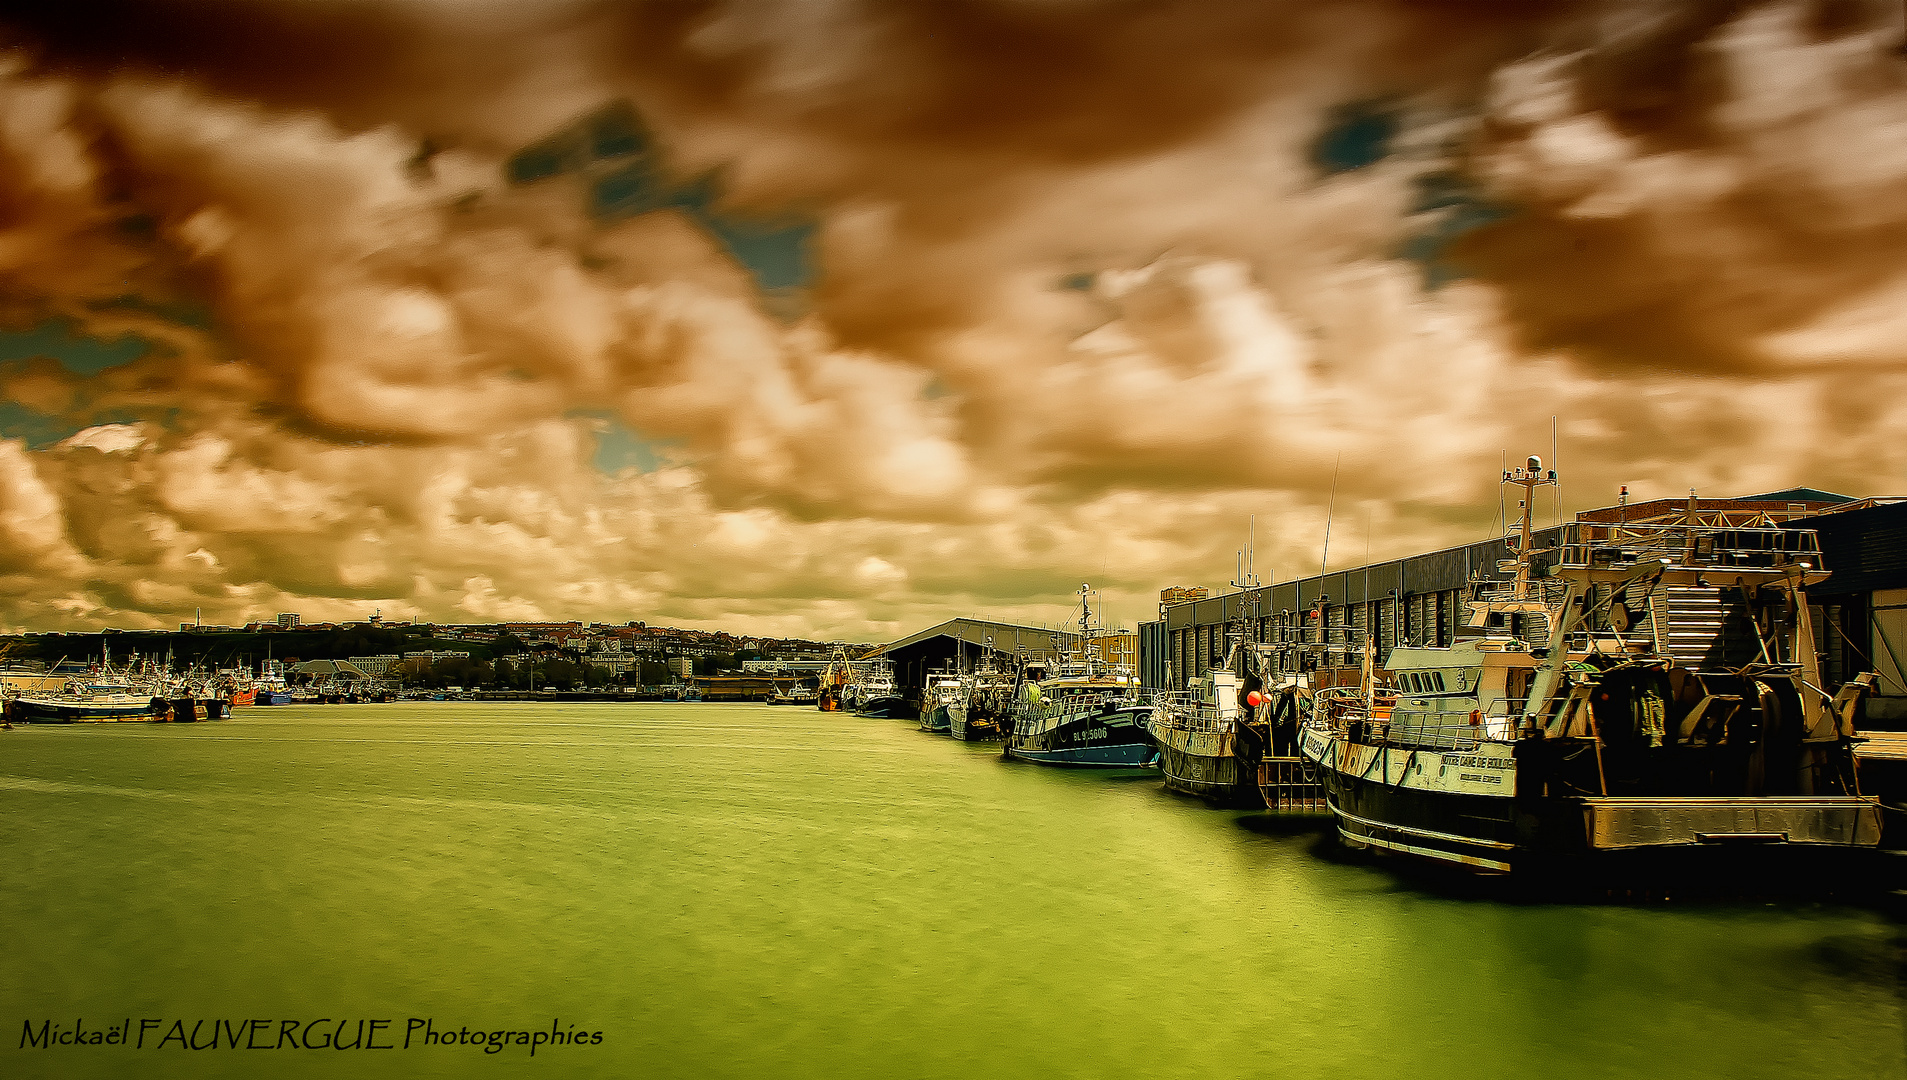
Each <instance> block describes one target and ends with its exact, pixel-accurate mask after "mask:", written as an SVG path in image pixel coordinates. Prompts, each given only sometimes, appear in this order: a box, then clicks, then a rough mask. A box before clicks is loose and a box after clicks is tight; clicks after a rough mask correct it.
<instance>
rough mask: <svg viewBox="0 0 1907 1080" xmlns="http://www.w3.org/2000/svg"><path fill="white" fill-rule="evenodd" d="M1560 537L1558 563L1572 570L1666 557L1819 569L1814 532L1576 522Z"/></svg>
mask: <svg viewBox="0 0 1907 1080" xmlns="http://www.w3.org/2000/svg"><path fill="white" fill-rule="evenodd" d="M1559 539H1560V542H1559V543H1558V544H1557V548H1558V552H1557V554H1558V556H1559V558H1560V562H1561V564H1562V565H1564V566H1571V567H1591V566H1596V567H1608V568H1612V569H1615V568H1620V567H1623V566H1631V565H1639V564H1644V563H1647V562H1651V561H1655V560H1658V559H1663V558H1667V559H1670V560H1671V561H1672V562H1673V563H1675V564H1677V565H1682V566H1719V567H1741V568H1744V569H1755V568H1760V569H1769V568H1774V567H1779V566H1785V565H1787V564H1789V563H1793V562H1795V561H1798V560H1801V559H1808V560H1810V561H1811V562H1812V563H1813V565H1814V567H1815V568H1816V569H1820V568H1821V561H1820V556H1821V541H1820V538H1819V537H1818V536H1816V535H1815V533H1814V532H1813V530H1810V529H1780V528H1767V527H1757V528H1750V527H1745V526H1736V525H1727V524H1700V523H1696V524H1684V525H1628V524H1622V523H1615V522H1592V521H1578V522H1572V523H1570V524H1568V525H1565V526H1563V533H1562V535H1561V537H1560V538H1559Z"/></svg>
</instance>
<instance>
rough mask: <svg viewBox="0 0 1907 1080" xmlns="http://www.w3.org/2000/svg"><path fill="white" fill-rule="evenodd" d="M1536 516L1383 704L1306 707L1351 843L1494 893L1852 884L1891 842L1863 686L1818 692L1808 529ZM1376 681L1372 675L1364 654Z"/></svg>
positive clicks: (1333, 806) (1398, 660) (1408, 658)
mask: <svg viewBox="0 0 1907 1080" xmlns="http://www.w3.org/2000/svg"><path fill="white" fill-rule="evenodd" d="M1503 480H1504V482H1505V483H1506V484H1509V485H1515V486H1518V487H1520V488H1522V491H1523V507H1524V512H1523V520H1522V521H1521V522H1520V523H1519V525H1518V526H1517V527H1516V529H1515V530H1514V532H1513V534H1512V539H1511V548H1510V550H1511V554H1512V555H1513V558H1511V559H1508V560H1505V561H1504V562H1503V563H1502V564H1501V565H1500V566H1499V567H1498V572H1499V574H1505V575H1509V576H1508V577H1507V578H1506V579H1503V580H1496V581H1486V582H1479V583H1478V585H1477V587H1476V591H1475V598H1474V599H1473V600H1472V601H1471V602H1470V603H1469V605H1468V619H1467V622H1468V627H1467V632H1468V633H1469V634H1470V635H1471V636H1468V637H1460V638H1459V639H1458V640H1456V641H1455V643H1454V644H1452V645H1449V646H1446V647H1432V646H1399V647H1398V648H1396V649H1394V650H1393V651H1392V652H1391V653H1390V656H1389V658H1388V659H1387V660H1386V662H1385V664H1384V667H1385V668H1387V669H1389V671H1390V673H1391V677H1392V678H1393V679H1394V680H1395V683H1396V687H1395V696H1394V698H1393V697H1391V696H1389V695H1388V694H1385V693H1383V692H1382V691H1381V689H1380V688H1379V687H1378V686H1377V684H1376V682H1375V680H1374V679H1372V678H1369V677H1367V678H1366V679H1365V681H1364V683H1363V685H1361V686H1358V687H1337V688H1328V689H1322V690H1318V691H1315V692H1313V693H1311V694H1310V695H1309V696H1308V700H1307V704H1308V708H1307V710H1306V715H1305V716H1304V720H1303V728H1302V752H1303V755H1304V757H1305V758H1306V759H1308V760H1309V761H1310V762H1312V763H1313V764H1314V766H1315V767H1316V768H1317V769H1318V770H1320V771H1321V772H1322V780H1323V783H1324V786H1325V791H1326V799H1327V802H1328V805H1329V809H1330V811H1331V813H1332V814H1333V815H1334V816H1335V818H1336V821H1337V827H1338V831H1339V833H1340V835H1342V836H1343V838H1344V839H1345V840H1346V841H1347V842H1349V843H1351V844H1353V845H1358V846H1369V847H1372V848H1377V849H1382V850H1386V851H1392V852H1397V853H1401V854H1405V855H1411V856H1417V857H1421V858H1425V859H1430V860H1434V861H1438V862H1443V863H1448V864H1452V865H1456V866H1462V867H1468V868H1470V869H1472V870H1476V871H1481V872H1489V873H1511V872H1523V871H1525V870H1534V869H1540V868H1545V867H1550V868H1563V867H1566V868H1569V869H1571V870H1575V869H1581V868H1583V867H1585V866H1587V865H1591V864H1593V865H1594V866H1596V867H1598V868H1602V869H1612V868H1616V867H1624V866H1636V865H1640V864H1645V863H1646V864H1648V865H1651V866H1653V867H1655V868H1657V869H1661V868H1664V867H1675V868H1680V869H1701V870H1704V871H1706V870H1707V869H1710V868H1713V869H1718V870H1719V869H1730V870H1746V871H1748V872H1750V873H1761V874H1764V875H1778V874H1781V873H1802V874H1828V875H1834V874H1839V873H1841V872H1843V871H1844V870H1846V869H1847V868H1848V867H1850V866H1853V865H1855V864H1857V863H1859V862H1860V861H1861V859H1860V857H1861V856H1863V855H1864V854H1867V853H1871V852H1872V851H1873V850H1874V849H1875V848H1876V846H1877V845H1878V843H1879V839H1880V830H1881V817H1880V816H1881V808H1880V805H1879V802H1878V800H1876V799H1874V798H1871V797H1865V796H1863V795H1861V794H1860V792H1859V789H1858V787H1857V786H1856V779H1855V774H1854V771H1853V758H1852V746H1853V742H1854V739H1855V732H1854V717H1855V715H1856V707H1857V704H1858V702H1859V700H1860V697H1861V694H1862V693H1863V691H1864V690H1865V688H1867V687H1868V686H1871V684H1872V682H1873V679H1874V676H1873V675H1872V674H1865V675H1861V676H1858V677H1856V678H1855V679H1852V680H1850V681H1849V682H1848V683H1847V684H1846V685H1845V686H1843V687H1842V688H1841V689H1840V690H1839V691H1838V692H1837V693H1834V694H1830V693H1828V692H1827V691H1825V690H1824V689H1823V688H1822V687H1823V680H1822V677H1821V672H1820V668H1819V659H1818V653H1817V641H1816V637H1815V631H1814V624H1813V617H1812V615H1811V613H1810V607H1809V601H1808V588H1809V587H1810V586H1811V585H1814V584H1816V583H1817V582H1819V581H1821V580H1822V579H1824V578H1825V577H1826V573H1825V568H1824V567H1823V566H1822V565H1821V557H1820V550H1819V545H1818V543H1817V541H1816V538H1815V535H1814V534H1813V533H1812V532H1810V531H1807V530H1799V529H1792V528H1778V527H1774V526H1773V523H1771V522H1765V521H1764V522H1761V523H1759V524H1757V523H1754V522H1752V521H1742V520H1735V519H1731V518H1730V517H1729V516H1728V515H1727V514H1720V513H1709V514H1703V513H1698V512H1697V507H1696V504H1695V501H1694V500H1693V499H1691V500H1690V505H1689V508H1688V512H1687V513H1686V514H1684V515H1681V516H1680V517H1679V518H1678V519H1675V520H1669V521H1666V522H1664V521H1656V522H1650V523H1646V524H1627V523H1624V522H1621V521H1617V522H1609V521H1601V520H1595V521H1585V520H1578V521H1576V522H1573V523H1569V524H1566V525H1563V526H1560V527H1559V529H1558V531H1557V536H1558V540H1557V542H1556V543H1555V544H1554V546H1552V547H1549V548H1544V549H1538V548H1536V547H1535V546H1534V544H1533V541H1532V529H1531V522H1530V516H1531V510H1530V508H1531V507H1532V506H1534V504H1535V500H1534V493H1535V491H1536V490H1537V489H1538V488H1539V487H1542V486H1545V485H1548V484H1551V483H1554V482H1555V474H1554V473H1553V472H1545V471H1544V470H1543V469H1542V463H1541V462H1540V461H1539V460H1538V459H1536V458H1533V457H1532V458H1531V459H1530V460H1529V463H1528V465H1527V467H1525V468H1520V469H1516V470H1514V471H1512V472H1506V473H1505V474H1504V476H1503ZM1365 653H1366V657H1367V660H1366V670H1367V672H1369V671H1371V670H1372V669H1373V668H1374V662H1373V661H1374V658H1373V657H1372V650H1371V648H1370V645H1369V644H1368V642H1367V643H1366V645H1365Z"/></svg>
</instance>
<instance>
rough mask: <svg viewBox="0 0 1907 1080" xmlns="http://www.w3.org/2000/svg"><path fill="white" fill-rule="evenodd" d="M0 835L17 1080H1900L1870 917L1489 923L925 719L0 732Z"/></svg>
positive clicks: (1132, 781) (1882, 924)
mask: <svg viewBox="0 0 1907 1080" xmlns="http://www.w3.org/2000/svg"><path fill="white" fill-rule="evenodd" d="M0 808H4V821H5V829H4V832H0V865H4V867H5V870H4V874H5V879H6V882H7V885H6V888H5V890H4V894H3V895H4V900H5V908H4V912H0V920H4V922H3V923H0V925H4V927H5V931H6V948H5V956H6V962H5V963H4V964H0V1002H4V1013H5V1021H6V1033H5V1035H4V1037H3V1038H0V1073H4V1074H5V1075H7V1076H13V1077H29V1076H58V1077H85V1076H100V1077H105V1076H113V1077H126V1076H191V1077H208V1076H232V1077H241V1076H243V1077H250V1076H260V1075H273V1076H292V1077H297V1076H326V1077H331V1076H338V1077H343V1076H351V1077H359V1076H380V1075H382V1076H405V1077H409V1076H459V1077H461V1076H479V1075H494V1076H511V1077H516V1076H551V1077H556V1076H604V1077H684V1078H689V1077H694V1078H709V1077H737V1078H771V1077H774V1078H779V1077H810V1076H812V1077H880V1078H883V1080H889V1078H895V1077H907V1078H933V1077H1040V1078H1059V1077H1115V1076H1116V1077H1160V1078H1167V1077H1173V1078H1176V1077H1200V1078H1210V1077H1220V1076H1266V1077H1285V1076H1289V1077H1307V1078H1310V1077H1324V1076H1338V1077H1360V1078H1362V1077H1411V1078H1425V1080H1431V1078H1439V1077H1465V1078H1469V1077H1477V1076H1539V1075H1572V1076H1595V1077H1650V1078H1657V1077H1717V1078H1721V1077H1726V1078H1729V1080H1743V1078H1749V1077H1784V1078H1785V1077H1823V1078H1825V1077H1863V1078H1867V1080H1887V1078H1897V1077H1907V1027H1904V1026H1903V1021H1904V1019H1907V992H1904V988H1903V959H1904V957H1907V953H1904V952H1903V941H1904V940H1907V933H1904V931H1907V927H1903V926H1902V925H1901V923H1900V922H1899V921H1898V916H1897V914H1896V913H1894V912H1892V911H1891V910H1890V909H1888V908H1887V907H1886V906H1885V905H1878V906H1871V905H1859V904H1840V903H1810V902H1799V901H1776V902H1772V903H1771V902H1767V901H1765V900H1727V901H1715V900H1710V901H1704V902H1693V901H1681V900H1677V899H1673V898H1672V899H1670V900H1667V901H1663V900H1659V899H1658V900H1650V901H1646V902H1640V901H1638V902H1600V903H1561V902H1528V901H1521V902H1513V901H1510V900H1506V899H1503V898H1500V897H1495V896H1491V895H1488V894H1487V893H1478V892H1475V891H1466V890H1457V889H1445V888H1439V887H1436V886H1435V885H1434V883H1428V882H1426V881H1425V880H1424V879H1421V878H1419V877H1417V876H1415V875H1411V874H1400V873H1398V872H1397V871H1396V868H1395V866H1394V864H1392V863H1389V862H1385V861H1382V860H1373V859H1368V858H1364V857H1361V856H1353V855H1350V854H1348V853H1346V852H1344V851H1343V850H1342V849H1340V848H1339V847H1338V846H1337V845H1336V844H1334V843H1332V842H1331V841H1330V840H1329V839H1328V838H1327V837H1326V836H1325V835H1324V834H1323V833H1322V832H1320V831H1318V829H1317V828H1316V827H1315V826H1309V825H1302V824H1294V823H1292V822H1289V821H1279V820H1274V819H1271V818H1269V817H1268V816H1267V815H1265V814H1263V813H1247V812H1239V811H1222V810H1214V809H1210V808H1208V807H1206V806H1205V805H1203V804H1201V803H1199V802H1196V801H1194V800H1191V799H1187V798H1184V797H1178V796H1173V795H1170V794H1167V793H1165V792H1164V791H1162V790H1161V787H1160V784H1159V781H1158V779H1157V777H1156V776H1145V775H1128V776H1107V775H1099V774H1092V773H1074V772H1067V771H1063V770H1056V769H1046V768H1040V767H1038V766H1032V765H1026V764H1017V763H1011V762H1003V761H1002V760H1001V759H1000V758H999V755H998V750H997V744H995V745H993V746H979V745H970V744H962V743H959V742H955V741H953V740H950V739H947V738H937V737H934V736H931V735H927V734H925V733H923V732H920V731H919V730H917V729H916V728H915V726H914V724H913V723H912V722H911V721H900V720H870V719H864V718H860V717H855V716H849V715H841V714H838V713H835V714H828V713H820V712H817V711H815V710H814V709H811V708H803V709H796V708H770V707H766V706H759V705H717V704H640V705H628V704H605V705H582V704H579V705H561V706H556V705H542V704H533V703H496V704H465V703H436V704H400V705H367V706H311V707H305V706H288V707H274V708H251V709H242V710H239V713H238V716H237V717H236V718H235V719H233V720H231V721H228V722H224V723H205V724H192V725H148V724H142V725H109V726H102V727H90V726H74V727H36V728H30V729H26V728H23V729H16V730H13V731H9V732H3V733H0ZM320 1020H322V1021H323V1023H322V1024H319V1023H315V1022H316V1021H320ZM175 1021H176V1022H178V1032H179V1034H180V1035H183V1036H184V1037H183V1038H176V1037H170V1038H169V1033H171V1032H172V1031H173V1030H174V1023H175ZM254 1021H263V1022H265V1025H264V1026H263V1027H262V1028H261V1027H259V1026H258V1025H257V1024H254V1023H253V1022H254ZM372 1021H389V1022H390V1023H389V1024H388V1025H386V1026H381V1027H380V1026H376V1025H371V1026H370V1027H369V1028H368V1030H369V1031H370V1033H371V1034H370V1037H369V1038H368V1039H365V1038H364V1037H363V1035H362V1032H363V1031H365V1030H366V1025H367V1024H370V1022H372ZM417 1021H421V1022H426V1023H427V1025H428V1026H427V1028H419V1027H418V1026H417V1025H416V1024H415V1023H413V1022H417ZM147 1022H150V1023H147ZM75 1025H78V1028H77V1030H78V1031H79V1032H80V1040H79V1041H80V1042H81V1043H82V1045H66V1044H63V1043H61V1042H59V1036H60V1034H61V1033H62V1032H66V1033H70V1032H72V1031H74V1030H75ZM287 1025H290V1026H289V1027H287ZM42 1031H45V1032H46V1033H47V1034H48V1039H49V1042H50V1043H51V1044H50V1045H44V1046H42V1045H36V1044H35V1042H34V1039H35V1037H36V1036H38V1034H39V1033H40V1032H42ZM105 1031H123V1032H126V1033H127V1034H128V1037H130V1038H135V1039H138V1038H142V1039H143V1044H144V1045H143V1046H142V1047H138V1048H134V1047H128V1046H125V1045H117V1044H105V1043H98V1044H90V1043H87V1040H88V1039H91V1038H92V1037H93V1035H94V1034H96V1033H100V1032H105ZM261 1031H262V1034H261ZM425 1031H428V1032H429V1033H430V1034H431V1035H432V1036H433V1037H434V1038H435V1040H436V1041H433V1042H431V1043H429V1044H426V1042H425V1041H424V1039H423V1037H422V1035H423V1032H425ZM446 1031H448V1032H450V1033H452V1038H451V1041H450V1042H449V1044H448V1045H445V1044H444V1043H443V1041H442V1036H443V1033H444V1032H446ZM231 1032H236V1033H238V1034H237V1041H238V1042H239V1044H240V1045H239V1046H238V1048H236V1049H233V1048H230V1045H229V1040H227V1039H226V1034H227V1033H231ZM479 1032H481V1033H482V1035H481V1037H480V1038H481V1040H482V1041H481V1042H479V1041H475V1040H474V1039H473V1036H475V1034H476V1033H479ZM498 1032H501V1033H504V1035H503V1037H502V1038H500V1039H495V1040H493V1039H491V1038H490V1036H491V1035H492V1034H494V1033H498ZM519 1032H520V1033H523V1034H524V1036H525V1038H524V1039H522V1040H519V1039H517V1038H516V1035H515V1033H519ZM287 1033H289V1040H290V1045H286V1038H287ZM532 1033H536V1034H541V1035H543V1036H544V1041H541V1042H538V1041H536V1040H535V1039H533V1038H532V1037H531V1036H532ZM550 1033H555V1034H556V1035H558V1036H560V1037H561V1039H560V1040H559V1041H554V1042H552V1041H548V1035H549V1034H550ZM595 1033H600V1036H601V1037H600V1041H596V1040H595V1039H594V1038H593V1036H594V1035H595ZM407 1037H408V1038H409V1039H410V1043H411V1045H410V1046H409V1047H408V1048H405V1047H404V1046H403V1045H402V1044H403V1043H404V1041H405V1039H406V1038H407ZM168 1039H169V1041H166V1042H165V1044H164V1045H159V1043H160V1042H161V1041H162V1040H168ZM354 1039H355V1040H356V1041H357V1042H358V1043H359V1044H360V1045H357V1046H352V1047H351V1048H350V1049H346V1050H337V1049H333V1048H331V1045H330V1044H333V1043H336V1042H343V1043H345V1044H351V1043H353V1041H354ZM194 1043H196V1045H197V1046H198V1047H199V1048H198V1049H193V1048H192V1044H194ZM261 1043H262V1044H265V1046H266V1048H265V1049H251V1048H249V1047H256V1046H259V1045H260V1044H261ZM367 1043H368V1045H364V1044H367ZM526 1043H527V1045H526ZM387 1044H388V1045H391V1046H393V1049H388V1050H386V1049H377V1048H375V1047H379V1046H382V1045H387ZM532 1050H533V1051H534V1056H532Z"/></svg>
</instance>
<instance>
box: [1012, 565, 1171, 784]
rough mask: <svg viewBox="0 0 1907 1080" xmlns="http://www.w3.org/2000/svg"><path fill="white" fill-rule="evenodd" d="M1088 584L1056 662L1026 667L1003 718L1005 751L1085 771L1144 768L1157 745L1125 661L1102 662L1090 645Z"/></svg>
mask: <svg viewBox="0 0 1907 1080" xmlns="http://www.w3.org/2000/svg"><path fill="white" fill-rule="evenodd" d="M1089 595H1090V589H1089V588H1087V587H1086V586H1081V588H1080V624H1079V625H1080V631H1079V636H1078V639H1077V640H1076V641H1075V642H1074V645H1073V648H1072V650H1071V654H1070V655H1069V656H1068V657H1067V658H1066V659H1065V660H1062V661H1056V662H1050V663H1045V664H1039V663H1035V664H1028V665H1027V666H1026V667H1025V668H1024V669H1023V671H1022V677H1021V679H1020V682H1019V685H1018V687H1017V689H1016V690H1015V692H1014V700H1013V704H1012V706H1011V711H1010V712H1009V714H1008V717H1007V720H1008V722H1009V723H1010V724H1011V728H1010V730H1008V732H1007V734H1006V748H1005V749H1006V755H1007V756H1008V757H1012V758H1019V759H1020V760H1023V761H1031V762H1036V763H1038V764H1041V765H1062V766H1068V767H1073V768H1089V769H1136V768H1150V767H1152V766H1153V765H1156V764H1157V763H1158V756H1159V755H1158V750H1157V749H1156V748H1155V747H1154V746H1153V743H1152V736H1151V734H1150V733H1149V732H1148V731H1147V730H1146V720H1147V718H1148V716H1149V715H1150V714H1151V711H1152V707H1151V705H1150V704H1149V703H1141V701H1140V699H1139V680H1138V678H1137V676H1136V675H1135V674H1134V673H1133V670H1132V668H1131V666H1130V665H1126V664H1120V663H1115V662H1112V661H1109V660H1107V659H1106V657H1105V656H1104V654H1103V653H1102V651H1101V650H1100V649H1099V647H1098V646H1097V644H1096V642H1097V640H1098V639H1100V638H1102V637H1103V636H1105V635H1104V632H1103V631H1101V630H1099V629H1098V628H1096V627H1094V626H1093V624H1092V607H1091V604H1090V602H1089V601H1088V597H1089Z"/></svg>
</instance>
